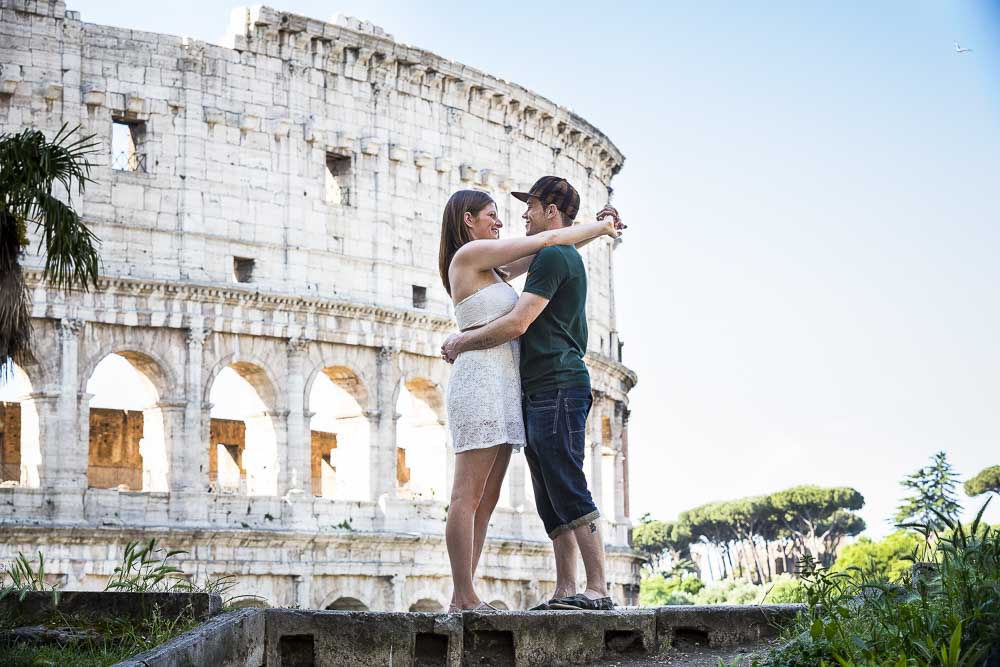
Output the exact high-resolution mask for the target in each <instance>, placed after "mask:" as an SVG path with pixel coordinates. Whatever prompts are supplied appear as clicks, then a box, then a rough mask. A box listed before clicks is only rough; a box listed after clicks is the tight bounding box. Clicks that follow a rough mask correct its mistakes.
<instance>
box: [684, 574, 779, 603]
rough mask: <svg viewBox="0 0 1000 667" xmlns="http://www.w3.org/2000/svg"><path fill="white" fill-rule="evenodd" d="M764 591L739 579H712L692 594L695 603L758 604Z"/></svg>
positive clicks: (761, 587) (762, 588) (763, 588)
mask: <svg viewBox="0 0 1000 667" xmlns="http://www.w3.org/2000/svg"><path fill="white" fill-rule="evenodd" d="M765 592H766V589H765V587H763V586H754V585H753V584H751V583H748V582H746V581H743V580H740V579H723V580H722V581H714V582H712V583H711V584H709V585H708V586H705V588H704V589H702V590H701V591H699V592H698V594H697V595H695V596H694V603H695V604H760V601H761V599H762V598H763V597H764V593H765Z"/></svg>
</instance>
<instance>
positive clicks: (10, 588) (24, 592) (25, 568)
mask: <svg viewBox="0 0 1000 667" xmlns="http://www.w3.org/2000/svg"><path fill="white" fill-rule="evenodd" d="M7 579H10V583H7ZM32 591H52V601H53V603H54V604H59V589H58V588H56V586H55V584H52V585H49V584H46V583H45V556H43V555H42V552H41V551H39V552H38V569H35V568H34V567H32V565H31V562H30V561H29V560H28V559H27V558H25V557H24V554H22V553H18V554H17V558H15V559H14V562H13V563H12V564H11V565H10V566H8V567H4V568H2V569H0V600H2V599H4V598H5V597H7V596H8V595H12V594H15V593H16V594H17V596H18V602H23V601H24V598H26V597H27V596H28V593H30V592H32Z"/></svg>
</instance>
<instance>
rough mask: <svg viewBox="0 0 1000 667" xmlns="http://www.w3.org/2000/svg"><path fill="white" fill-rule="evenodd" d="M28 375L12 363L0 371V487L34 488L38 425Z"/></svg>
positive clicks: (38, 459) (39, 458) (38, 455)
mask: <svg viewBox="0 0 1000 667" xmlns="http://www.w3.org/2000/svg"><path fill="white" fill-rule="evenodd" d="M33 393H34V391H33V389H32V386H31V380H30V379H29V378H28V374H27V373H25V372H24V369H22V368H21V367H20V366H18V365H17V364H15V363H14V362H13V361H10V360H8V361H7V364H6V365H5V366H4V367H3V368H2V369H0V486H22V487H29V488H37V487H38V485H39V477H38V466H39V464H41V462H42V453H41V443H40V442H39V435H40V431H41V423H40V421H39V411H38V408H37V406H36V404H35V402H36V398H35V397H34V395H33Z"/></svg>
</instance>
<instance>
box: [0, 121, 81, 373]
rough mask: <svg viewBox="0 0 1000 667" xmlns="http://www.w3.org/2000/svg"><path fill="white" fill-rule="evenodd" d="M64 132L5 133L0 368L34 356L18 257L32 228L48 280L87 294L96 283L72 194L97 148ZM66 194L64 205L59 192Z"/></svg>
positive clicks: (0, 145) (0, 174) (1, 151)
mask: <svg viewBox="0 0 1000 667" xmlns="http://www.w3.org/2000/svg"><path fill="white" fill-rule="evenodd" d="M78 129H79V128H76V129H73V130H69V131H67V130H66V126H65V125H63V127H62V129H60V130H59V132H57V133H56V135H55V137H53V138H52V140H51V141H49V140H47V139H46V138H45V134H44V133H42V132H41V131H39V130H33V129H25V130H22V131H21V132H20V133H18V134H8V133H3V134H0V366H2V368H3V369H8V368H9V366H8V365H7V364H6V361H7V359H8V358H10V359H13V360H14V361H15V362H19V363H23V362H25V361H27V360H29V359H30V358H31V316H30V312H31V307H30V305H31V300H30V296H29V294H28V290H27V286H26V284H25V282H24V275H23V274H22V271H21V258H22V256H23V254H24V251H25V249H26V248H27V246H28V243H29V242H28V227H29V225H32V224H33V225H35V230H36V231H37V232H38V233H39V234H40V235H41V247H40V248H39V251H40V252H41V253H44V255H45V272H44V278H45V280H46V281H48V282H49V283H51V284H52V285H54V286H56V287H63V288H70V287H80V288H83V289H86V288H87V287H88V286H89V285H95V286H96V284H97V272H98V265H99V259H98V256H97V249H96V245H97V243H99V242H98V240H97V237H96V236H94V234H93V232H91V231H90V229H89V228H88V227H87V226H86V225H85V224H83V222H82V221H81V220H80V216H79V215H78V214H77V212H76V211H75V210H73V207H72V194H73V192H74V190H75V191H76V192H78V193H81V194H82V193H83V190H84V186H85V185H86V184H87V183H88V182H90V181H91V179H90V176H89V175H90V167H91V164H90V162H88V160H87V157H88V156H89V155H90V154H92V153H93V152H94V151H95V149H96V146H97V144H96V143H95V142H94V141H93V136H78V135H76V132H77V130H78ZM57 185H58V186H60V187H61V189H62V196H64V197H65V199H66V201H63V200H62V199H60V195H59V192H57V191H56V186H57Z"/></svg>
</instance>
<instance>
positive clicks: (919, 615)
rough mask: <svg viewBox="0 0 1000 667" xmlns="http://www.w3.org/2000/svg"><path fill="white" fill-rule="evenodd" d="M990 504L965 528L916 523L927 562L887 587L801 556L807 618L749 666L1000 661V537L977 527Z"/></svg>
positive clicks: (933, 666)
mask: <svg viewBox="0 0 1000 667" xmlns="http://www.w3.org/2000/svg"><path fill="white" fill-rule="evenodd" d="M988 504H989V502H988V501H987V504H986V505H983V507H982V509H980V511H979V515H978V516H977V517H976V520H975V521H974V522H973V523H972V525H971V526H970V527H968V528H966V527H964V526H962V525H960V524H957V523H954V522H953V521H952V520H951V519H949V518H948V517H946V516H944V515H943V514H941V515H938V516H936V517H935V518H936V522H935V523H934V524H930V525H926V524H922V525H920V526H918V527H919V529H920V530H921V531H922V532H923V533H924V535H925V536H926V537H927V538H928V539H927V542H926V544H928V545H930V546H927V547H925V548H924V549H923V551H922V552H919V553H916V554H915V557H919V558H922V559H923V560H924V561H925V562H924V563H922V564H921V566H920V567H919V568H916V569H915V570H914V572H916V574H913V573H911V572H906V573H904V574H903V575H902V576H900V577H898V578H896V579H894V580H890V579H887V578H886V577H885V576H884V573H879V572H876V571H872V570H869V571H865V570H863V569H862V568H858V567H852V568H848V569H847V570H844V571H839V572H832V571H828V570H823V569H821V568H818V567H816V564H815V562H813V561H812V560H811V559H806V560H805V561H804V563H803V581H804V582H805V592H806V601H807V609H808V611H807V612H805V613H803V614H802V615H801V616H800V618H799V619H798V621H797V622H796V624H795V626H794V627H793V628H792V629H791V631H790V632H789V633H788V635H787V637H786V639H787V642H786V643H785V645H784V646H782V647H781V648H780V649H778V650H775V651H773V652H772V653H771V654H770V655H769V656H767V657H766V658H763V659H760V660H756V661H754V662H753V663H752V664H759V665H770V666H773V667H800V666H802V667H805V666H809V667H813V666H815V665H829V666H830V667H834V666H839V667H868V666H870V665H889V666H891V667H979V666H980V665H982V664H983V661H984V660H985V659H986V658H987V656H989V655H991V657H990V659H991V660H1000V533H998V532H997V530H995V529H993V528H990V527H989V526H987V525H985V524H983V523H982V521H981V519H982V515H983V512H984V511H985V509H986V507H987V505H988ZM937 523H940V525H942V526H943V527H944V531H941V532H939V531H936V529H935V527H934V526H935V525H937ZM991 651H992V654H991ZM991 664H992V663H991Z"/></svg>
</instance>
